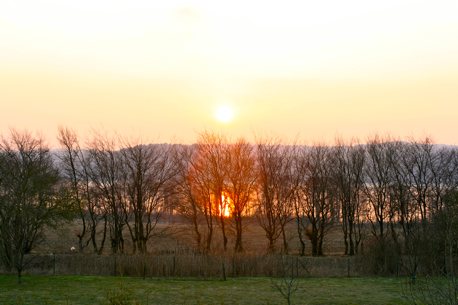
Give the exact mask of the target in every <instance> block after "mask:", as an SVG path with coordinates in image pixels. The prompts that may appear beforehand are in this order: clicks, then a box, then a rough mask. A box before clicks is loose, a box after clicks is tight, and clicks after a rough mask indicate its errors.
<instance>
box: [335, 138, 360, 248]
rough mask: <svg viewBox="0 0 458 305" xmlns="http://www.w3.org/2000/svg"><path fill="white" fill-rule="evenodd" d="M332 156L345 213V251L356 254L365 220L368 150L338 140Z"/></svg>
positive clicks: (343, 224) (342, 208)
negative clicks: (364, 206) (364, 187)
mask: <svg viewBox="0 0 458 305" xmlns="http://www.w3.org/2000/svg"><path fill="white" fill-rule="evenodd" d="M333 157H334V162H333V164H334V166H333V179H334V181H335V184H336V188H337V197H338V200H339V203H340V210H341V214H342V215H341V218H342V230H343V233H344V243H345V254H346V255H347V254H348V255H354V254H357V253H358V248H359V244H360V242H361V238H362V228H363V223H364V221H365V220H364V219H362V205H363V199H362V198H361V197H362V190H363V185H364V179H363V168H364V162H365V150H364V147H363V146H361V145H358V144H353V143H350V144H349V145H345V144H343V142H342V141H337V143H336V146H335V148H334V152H333Z"/></svg>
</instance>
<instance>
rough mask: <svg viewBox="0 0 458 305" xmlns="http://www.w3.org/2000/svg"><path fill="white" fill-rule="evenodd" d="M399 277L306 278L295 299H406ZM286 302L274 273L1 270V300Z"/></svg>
mask: <svg viewBox="0 0 458 305" xmlns="http://www.w3.org/2000/svg"><path fill="white" fill-rule="evenodd" d="M402 283H403V280H402V279H399V278H306V279H300V280H299V281H298V290H297V292H296V293H295V294H294V295H293V298H292V304H407V303H406V302H405V300H404V299H403V298H402ZM113 297H115V298H118V299H121V298H123V297H124V298H125V299H126V300H127V299H129V300H131V302H126V303H120V302H119V303H111V304H135V305H136V304H142V305H146V304H148V305H150V304H189V305H191V304H196V305H197V304H226V305H227V304H240V305H242V304H247V305H248V304H250V305H252V304H286V301H285V300H284V299H283V298H282V296H281V294H280V293H279V292H278V290H276V289H275V288H274V287H273V285H272V280H271V279H269V278H235V279H228V280H227V281H220V280H197V279H146V280H143V279H139V278H127V277H99V276H25V277H24V278H23V283H22V284H20V285H18V284H17V282H16V277H14V276H9V275H8V276H6V275H0V304H2V305H10V304H14V305H16V304H21V305H25V304H33V305H39V304H46V305H57V304H65V305H67V304H68V305H89V304H91V305H92V304H110V303H109V302H108V300H109V299H110V298H113Z"/></svg>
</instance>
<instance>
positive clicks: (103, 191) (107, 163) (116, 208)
mask: <svg viewBox="0 0 458 305" xmlns="http://www.w3.org/2000/svg"><path fill="white" fill-rule="evenodd" d="M88 153H89V156H90V166H89V175H90V178H91V183H92V184H93V185H94V186H95V188H96V191H97V196H98V198H100V202H101V206H102V208H103V210H104V213H106V215H107V219H108V226H109V232H110V239H111V251H112V253H113V254H116V253H119V252H120V253H123V252H124V236H123V229H124V226H125V225H126V215H125V206H124V205H125V204H126V200H125V199H126V198H125V196H124V194H123V185H122V179H123V178H122V176H123V169H122V166H121V155H120V153H119V152H118V151H117V150H116V142H115V141H114V140H113V139H110V138H108V137H107V136H103V135H100V134H96V135H95V136H94V138H93V139H92V141H91V142H90V143H89V150H88Z"/></svg>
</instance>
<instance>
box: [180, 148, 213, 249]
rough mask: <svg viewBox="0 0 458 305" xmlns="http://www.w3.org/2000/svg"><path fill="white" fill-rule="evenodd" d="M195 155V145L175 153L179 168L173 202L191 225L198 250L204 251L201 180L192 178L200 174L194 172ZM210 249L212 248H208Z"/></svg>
mask: <svg viewBox="0 0 458 305" xmlns="http://www.w3.org/2000/svg"><path fill="white" fill-rule="evenodd" d="M194 153H195V146H194V145H191V146H185V145H182V146H179V147H177V149H176V151H175V155H174V156H175V160H174V162H175V164H176V165H177V167H178V168H177V175H176V176H175V179H174V187H175V192H174V193H173V200H174V201H177V204H176V206H177V210H178V212H179V214H180V215H181V216H182V217H184V218H185V219H186V220H188V221H189V222H190V224H191V227H192V232H193V236H194V240H195V246H196V248H197V249H199V250H203V249H204V246H203V244H202V243H203V235H204V232H202V231H203V230H202V228H201V222H203V221H204V220H203V217H204V216H203V215H204V213H203V210H204V209H203V208H204V204H201V201H200V199H201V196H199V195H198V193H199V192H198V190H199V187H198V185H197V182H198V181H200V180H199V179H197V177H192V173H193V174H197V173H198V172H197V171H193V166H194V163H193V158H194ZM210 240H211V239H210ZM209 249H210V246H209V247H208V250H209Z"/></svg>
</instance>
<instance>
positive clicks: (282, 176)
mask: <svg viewBox="0 0 458 305" xmlns="http://www.w3.org/2000/svg"><path fill="white" fill-rule="evenodd" d="M293 156H294V152H293V150H292V149H291V147H288V146H284V145H281V144H280V143H279V142H275V141H259V143H258V144H257V149H256V165H257V171H256V173H257V176H258V192H257V199H256V204H257V214H256V216H257V219H258V222H259V224H260V225H261V227H262V228H263V229H264V232H265V234H266V237H267V240H268V251H269V252H274V251H275V243H276V241H277V240H278V238H279V237H280V236H283V250H284V252H287V251H288V244H287V239H286V233H285V226H286V224H287V223H288V222H289V221H290V220H291V213H292V211H293V208H294V206H293V204H294V199H295V182H296V179H295V173H294V170H295V169H294V167H293V162H294V158H293Z"/></svg>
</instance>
